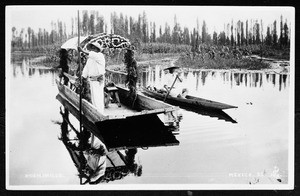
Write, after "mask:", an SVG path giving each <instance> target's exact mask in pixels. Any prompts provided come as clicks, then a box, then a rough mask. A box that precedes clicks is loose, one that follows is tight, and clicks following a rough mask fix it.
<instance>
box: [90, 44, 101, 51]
mask: <svg viewBox="0 0 300 196" xmlns="http://www.w3.org/2000/svg"><path fill="white" fill-rule="evenodd" d="M91 44H92V45H93V46H95V47H97V48H98V49H99V50H100V51H101V50H102V49H103V48H102V47H101V46H100V44H99V43H98V42H92V43H91Z"/></svg>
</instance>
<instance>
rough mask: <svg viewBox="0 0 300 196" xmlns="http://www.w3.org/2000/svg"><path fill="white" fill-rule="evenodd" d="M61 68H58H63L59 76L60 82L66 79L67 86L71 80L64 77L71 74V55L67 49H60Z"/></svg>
mask: <svg viewBox="0 0 300 196" xmlns="http://www.w3.org/2000/svg"><path fill="white" fill-rule="evenodd" d="M59 58H60V60H59V66H58V67H57V68H61V72H60V75H59V78H60V81H61V79H62V78H63V79H64V85H67V84H68V82H69V78H68V77H66V76H65V75H64V73H69V65H68V60H69V54H68V51H67V50H66V49H63V48H62V49H60V51H59Z"/></svg>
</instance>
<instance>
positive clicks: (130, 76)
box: [124, 49, 138, 105]
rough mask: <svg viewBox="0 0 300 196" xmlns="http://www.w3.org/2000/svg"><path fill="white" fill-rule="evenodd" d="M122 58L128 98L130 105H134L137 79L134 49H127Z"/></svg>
mask: <svg viewBox="0 0 300 196" xmlns="http://www.w3.org/2000/svg"><path fill="white" fill-rule="evenodd" d="M124 58H125V65H126V70H127V78H126V81H125V83H126V84H127V85H128V88H129V92H130V93H129V94H130V99H131V101H132V105H134V101H135V98H136V84H137V81H138V71H137V62H136V60H135V59H134V51H133V50H132V49H127V51H126V53H125V56H124Z"/></svg>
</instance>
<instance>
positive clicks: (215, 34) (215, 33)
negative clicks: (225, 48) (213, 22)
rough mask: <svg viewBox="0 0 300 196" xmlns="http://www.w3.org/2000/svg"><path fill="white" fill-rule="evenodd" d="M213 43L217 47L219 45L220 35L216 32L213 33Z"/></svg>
mask: <svg viewBox="0 0 300 196" xmlns="http://www.w3.org/2000/svg"><path fill="white" fill-rule="evenodd" d="M213 43H214V44H216V45H217V44H218V34H217V32H216V31H214V33H213Z"/></svg>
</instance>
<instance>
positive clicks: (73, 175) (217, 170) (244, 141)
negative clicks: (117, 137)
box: [6, 58, 290, 185]
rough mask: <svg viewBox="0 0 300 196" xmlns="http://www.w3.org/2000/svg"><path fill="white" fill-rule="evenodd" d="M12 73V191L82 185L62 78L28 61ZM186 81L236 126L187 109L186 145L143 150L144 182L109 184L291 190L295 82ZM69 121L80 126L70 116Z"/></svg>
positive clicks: (262, 78)
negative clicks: (67, 138) (63, 135)
mask: <svg viewBox="0 0 300 196" xmlns="http://www.w3.org/2000/svg"><path fill="white" fill-rule="evenodd" d="M10 68H11V69H10V70H9V72H8V75H7V81H9V84H10V85H9V86H8V90H9V91H8V94H7V97H8V102H7V118H8V125H7V128H8V129H7V132H6V133H7V135H8V137H7V138H8V139H7V142H8V147H9V154H8V155H7V158H8V159H9V165H8V166H9V173H8V175H9V184H10V185H65V184H68V185H69V184H71V185H79V178H78V176H77V174H78V172H77V169H76V167H75V166H74V163H73V162H72V160H71V158H70V155H69V153H68V151H67V150H66V148H65V146H64V144H63V143H62V141H60V140H58V137H59V136H60V132H61V129H60V126H59V125H58V124H57V122H62V117H61V115H60V113H59V108H60V106H61V104H60V102H59V101H58V100H57V99H56V98H55V97H56V95H57V93H58V90H57V87H56V84H55V78H57V73H55V72H54V71H51V70H47V69H35V68H31V63H30V59H28V58H25V59H23V60H21V61H13V62H12V63H11V66H10ZM162 77H163V73H162V72H161V71H160V69H159V66H157V67H153V68H149V69H145V70H144V71H143V72H142V74H141V81H140V83H141V85H144V86H147V85H149V84H153V85H157V84H160V82H161V80H162ZM182 78H183V79H184V82H183V85H185V86H187V87H188V88H189V91H190V94H193V95H195V96H199V97H202V98H207V99H211V100H215V101H219V102H224V103H227V104H231V105H236V106H238V108H237V109H229V110H225V112H226V113H227V114H228V115H230V116H231V117H232V118H233V119H234V120H235V121H237V123H231V122H228V121H224V120H219V119H218V118H213V117H210V116H205V115H200V114H197V113H194V112H191V111H186V110H181V113H182V115H183V118H182V120H181V122H180V130H179V134H178V135H176V138H177V140H179V142H180V144H179V145H178V146H171V147H155V148H148V149H147V150H143V149H138V152H137V154H136V156H135V161H136V162H138V163H139V164H140V165H142V175H141V176H139V177H137V176H134V175H128V176H126V177H124V178H123V179H121V180H115V181H112V182H109V183H108V184H249V183H251V184H286V183H288V175H287V174H288V171H289V170H288V165H289V164H288V152H289V149H288V142H289V111H288V108H289V101H288V100H289V86H290V76H289V75H279V74H264V73H260V72H257V73H256V72H249V73H234V72H231V71H190V72H186V73H184V74H183V75H182ZM70 120H71V121H72V122H74V124H78V122H77V121H76V119H75V118H72V116H71V115H70ZM278 179H279V180H278ZM104 184H106V183H104ZM100 185H102V184H100Z"/></svg>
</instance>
